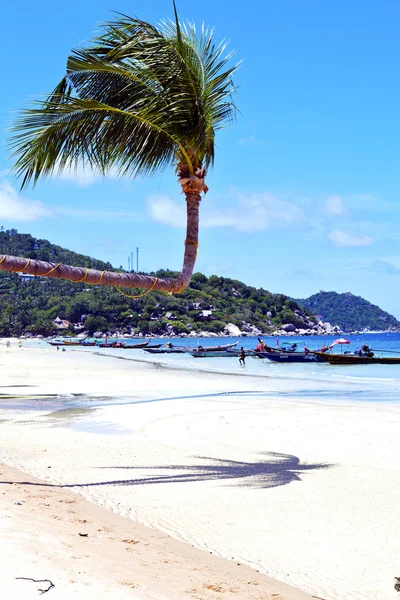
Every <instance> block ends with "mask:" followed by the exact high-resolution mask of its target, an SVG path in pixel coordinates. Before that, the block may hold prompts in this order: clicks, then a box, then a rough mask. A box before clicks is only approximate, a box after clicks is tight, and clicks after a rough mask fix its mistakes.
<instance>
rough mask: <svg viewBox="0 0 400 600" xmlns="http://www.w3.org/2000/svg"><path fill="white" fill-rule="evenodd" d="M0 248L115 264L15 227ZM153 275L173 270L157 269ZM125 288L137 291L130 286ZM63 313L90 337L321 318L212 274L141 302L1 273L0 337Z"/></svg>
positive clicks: (2, 236) (0, 237)
mask: <svg viewBox="0 0 400 600" xmlns="http://www.w3.org/2000/svg"><path fill="white" fill-rule="evenodd" d="M0 253H1V254H4V253H6V254H12V255H15V256H26V257H27V258H29V257H30V258H37V259H41V260H47V261H50V262H63V263H66V264H71V265H76V266H82V267H89V268H94V269H99V270H103V269H108V270H114V269H113V268H112V266H111V265H110V264H109V263H104V262H102V261H99V260H96V259H94V258H91V257H89V256H84V255H81V254H77V253H75V252H71V251H69V250H65V249H64V248H61V247H60V246H56V245H54V244H51V243H50V242H48V241H47V240H41V239H36V238H34V237H32V236H31V235H29V234H20V233H18V232H17V231H16V230H15V229H11V230H7V231H1V232H0ZM151 275H156V276H160V277H161V276H171V275H172V276H173V275H175V273H172V272H168V271H158V272H157V273H151ZM127 293H132V294H134V293H135V292H134V291H133V292H129V291H128V290H127ZM139 293H140V292H139ZM57 317H59V318H60V319H62V320H67V321H69V322H70V323H71V332H73V331H74V327H73V325H75V326H80V327H82V328H84V329H85V330H87V331H88V332H89V333H91V334H92V333H94V332H95V331H102V332H111V333H112V332H115V331H120V332H126V333H131V332H133V333H140V332H141V333H143V334H149V333H151V334H153V335H161V334H166V333H176V334H180V333H189V332H190V331H196V332H200V331H208V332H213V333H220V332H223V331H224V328H225V326H226V324H227V323H232V324H234V325H237V326H238V327H239V329H241V330H242V331H247V332H248V333H256V332H255V331H254V329H253V328H256V329H258V330H259V331H260V332H262V333H270V332H271V331H273V330H275V329H277V328H279V327H281V326H283V325H287V324H292V325H294V326H295V327H299V328H307V327H309V326H310V325H312V324H314V322H315V319H314V318H313V316H312V315H311V314H310V313H308V311H304V310H303V309H301V308H300V307H299V306H298V305H297V303H296V302H295V301H294V300H291V299H290V298H288V297H287V296H285V295H283V294H272V293H270V292H268V291H266V290H263V289H256V288H254V287H249V286H247V285H245V284H244V283H241V282H240V281H235V280H233V279H227V278H224V277H218V276H216V275H212V276H211V277H206V276H205V275H202V274H201V273H196V274H195V275H194V276H193V278H192V281H191V284H190V286H189V287H188V288H187V289H186V290H185V291H184V292H183V293H182V294H179V295H174V296H168V295H167V296H166V295H163V294H161V293H159V292H152V293H150V294H148V295H147V296H144V297H143V298H140V299H137V300H136V299H129V298H126V297H125V296H123V295H122V294H120V293H119V292H118V291H117V290H115V289H114V288H110V287H103V286H88V285H87V284H85V283H70V282H68V281H62V280H56V279H47V278H44V277H43V278H42V277H30V278H29V279H25V278H23V277H21V275H18V274H14V273H7V272H0V336H8V335H20V334H22V333H24V332H25V333H28V332H30V333H32V334H42V335H50V334H53V333H58V330H57V329H56V327H55V325H54V323H53V321H54V319H56V318H57ZM75 331H76V328H75Z"/></svg>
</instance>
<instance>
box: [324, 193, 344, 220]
mask: <svg viewBox="0 0 400 600" xmlns="http://www.w3.org/2000/svg"><path fill="white" fill-rule="evenodd" d="M325 207H326V210H327V211H328V213H329V214H331V215H343V214H344V213H345V212H347V211H346V208H345V206H344V204H343V200H342V198H341V197H340V196H331V197H330V198H328V199H327V201H326V203H325Z"/></svg>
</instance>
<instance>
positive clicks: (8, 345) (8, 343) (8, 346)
mask: <svg viewBox="0 0 400 600" xmlns="http://www.w3.org/2000/svg"><path fill="white" fill-rule="evenodd" d="M7 348H11V342H10V340H7Z"/></svg>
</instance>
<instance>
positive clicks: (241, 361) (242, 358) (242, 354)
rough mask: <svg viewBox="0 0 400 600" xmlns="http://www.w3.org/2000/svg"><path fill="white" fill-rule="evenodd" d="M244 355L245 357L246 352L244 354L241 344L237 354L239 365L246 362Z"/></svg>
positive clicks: (243, 364)
mask: <svg viewBox="0 0 400 600" xmlns="http://www.w3.org/2000/svg"><path fill="white" fill-rule="evenodd" d="M245 357H246V354H245V352H244V350H243V346H242V347H241V348H240V354H239V365H240V366H242V367H244V366H245V364H246V362H245Z"/></svg>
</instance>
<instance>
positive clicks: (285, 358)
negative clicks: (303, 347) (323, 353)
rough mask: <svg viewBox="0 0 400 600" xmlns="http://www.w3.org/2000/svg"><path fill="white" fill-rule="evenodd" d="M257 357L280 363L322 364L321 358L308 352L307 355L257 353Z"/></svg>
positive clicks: (300, 353)
mask: <svg viewBox="0 0 400 600" xmlns="http://www.w3.org/2000/svg"><path fill="white" fill-rule="evenodd" d="M257 356H259V357H260V358H267V359H268V360H272V361H273V362H280V363H315V362H324V361H323V360H322V358H320V357H319V356H317V355H316V354H313V353H312V352H309V353H308V354H307V355H305V354H304V352H257Z"/></svg>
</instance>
